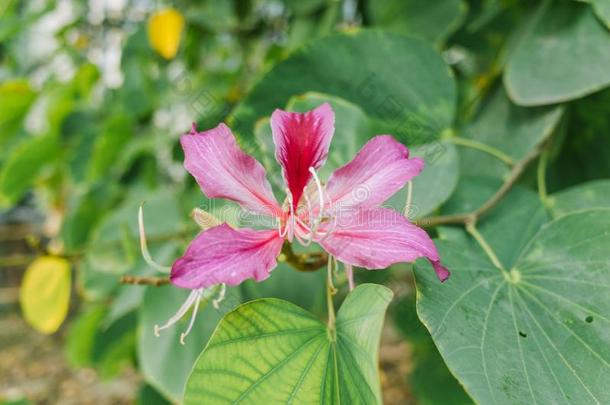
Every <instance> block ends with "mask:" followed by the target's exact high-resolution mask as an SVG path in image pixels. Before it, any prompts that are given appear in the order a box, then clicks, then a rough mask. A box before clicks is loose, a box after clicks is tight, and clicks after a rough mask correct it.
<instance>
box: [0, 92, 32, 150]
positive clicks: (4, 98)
mask: <svg viewBox="0 0 610 405" xmlns="http://www.w3.org/2000/svg"><path fill="white" fill-rule="evenodd" d="M35 99H36V93H35V92H34V90H33V89H32V88H31V87H30V85H29V83H28V82H27V81H24V80H13V81H7V82H4V83H1V84H0V146H1V147H3V148H4V147H5V146H6V144H7V142H8V141H9V140H10V139H11V138H13V136H14V135H15V134H16V133H17V131H18V130H19V129H20V128H21V126H22V123H23V119H24V118H25V115H26V114H27V112H28V111H29V109H30V106H31V105H32V103H33V102H34V100H35Z"/></svg>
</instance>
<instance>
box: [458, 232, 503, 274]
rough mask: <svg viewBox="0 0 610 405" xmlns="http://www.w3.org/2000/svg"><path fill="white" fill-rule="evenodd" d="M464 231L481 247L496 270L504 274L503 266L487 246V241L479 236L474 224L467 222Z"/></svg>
mask: <svg viewBox="0 0 610 405" xmlns="http://www.w3.org/2000/svg"><path fill="white" fill-rule="evenodd" d="M466 230H467V231H468V233H469V234H471V235H472V237H473V238H474V239H475V240H476V241H477V243H478V244H479V246H481V248H482V249H483V251H484V252H485V253H486V254H487V256H488V257H489V259H490V260H491V262H492V263H493V265H494V266H496V267H497V268H498V269H500V270H501V271H502V272H504V271H505V270H504V266H502V263H500V260H499V259H498V256H496V253H495V252H494V251H493V249H492V248H491V246H489V244H488V243H487V241H486V240H485V238H484V237H483V235H481V233H479V231H478V230H477V228H476V226H475V223H474V222H468V223H467V224H466Z"/></svg>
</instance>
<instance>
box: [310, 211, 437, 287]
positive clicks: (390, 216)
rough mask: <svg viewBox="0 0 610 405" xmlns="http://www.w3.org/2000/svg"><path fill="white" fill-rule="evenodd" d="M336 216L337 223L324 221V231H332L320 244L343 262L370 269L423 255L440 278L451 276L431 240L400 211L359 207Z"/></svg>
mask: <svg viewBox="0 0 610 405" xmlns="http://www.w3.org/2000/svg"><path fill="white" fill-rule="evenodd" d="M337 215H339V216H338V217H337V218H336V225H334V226H333V223H335V222H334V220H331V221H330V222H327V223H325V224H324V227H323V228H322V229H321V231H322V232H326V231H330V234H329V235H327V236H326V237H321V238H319V239H318V243H319V244H320V245H322V247H323V248H324V249H325V250H326V251H328V252H329V253H330V254H331V255H333V256H335V257H336V258H337V259H338V260H339V261H340V262H344V263H347V264H351V265H354V266H358V267H364V268H366V269H369V270H371V269H383V268H386V267H388V266H389V265H391V264H394V263H399V262H413V261H415V260H416V259H417V258H420V257H424V258H427V259H428V260H429V261H430V262H431V263H432V265H433V266H434V268H435V271H436V273H437V276H438V277H439V279H440V280H441V281H444V280H445V279H447V277H448V276H449V272H448V271H447V269H445V268H444V267H443V266H441V264H440V257H439V255H438V252H437V250H436V246H434V242H433V241H432V239H430V237H429V236H428V234H427V233H426V232H425V231H424V230H423V229H421V228H418V227H417V226H415V225H413V224H412V223H410V222H409V221H408V220H407V218H405V217H404V216H403V215H401V214H400V213H398V212H397V211H395V210H392V209H389V208H373V209H366V208H360V209H355V210H352V211H345V210H344V211H340V212H338V213H337ZM333 229H334V230H333Z"/></svg>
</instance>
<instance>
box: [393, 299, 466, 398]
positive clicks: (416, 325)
mask: <svg viewBox="0 0 610 405" xmlns="http://www.w3.org/2000/svg"><path fill="white" fill-rule="evenodd" d="M393 307H394V311H393V313H392V318H393V320H394V323H395V325H396V326H397V328H398V330H399V331H400V332H401V333H402V334H403V335H404V337H405V338H406V340H407V342H408V343H409V347H410V352H411V358H410V359H409V362H410V363H411V366H412V369H411V371H410V372H409V374H408V380H409V386H410V389H411V390H412V391H413V394H414V396H415V398H416V399H417V403H418V404H422V405H436V404H452V405H458V404H464V405H466V404H469V405H470V404H472V400H471V399H470V398H469V397H468V395H467V394H466V392H464V388H462V386H461V385H460V384H459V383H458V381H457V380H456V379H455V377H454V376H453V375H451V372H450V371H449V370H448V369H447V366H446V365H445V362H444V360H443V358H442V357H441V355H440V353H439V352H438V349H437V348H436V346H435V345H434V341H433V340H432V338H431V337H430V333H428V330H427V329H426V328H425V327H424V325H423V324H422V323H421V321H420V320H419V319H418V318H417V313H416V309H415V293H414V292H413V293H409V294H408V295H407V296H405V297H404V298H403V299H402V300H400V302H398V303H397V304H396V305H395V306H393ZM439 387H443V389H442V390H441V389H439Z"/></svg>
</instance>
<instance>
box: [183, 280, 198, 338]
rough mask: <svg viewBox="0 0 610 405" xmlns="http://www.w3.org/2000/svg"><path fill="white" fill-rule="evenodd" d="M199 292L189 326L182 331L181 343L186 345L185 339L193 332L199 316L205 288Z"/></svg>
mask: <svg viewBox="0 0 610 405" xmlns="http://www.w3.org/2000/svg"><path fill="white" fill-rule="evenodd" d="M196 291H198V293H197V298H196V299H195V307H194V308H193V313H192V314H191V320H190V321H189V326H188V327H187V328H186V332H182V333H181V334H180V344H181V345H184V339H185V338H186V337H187V336H188V334H189V333H191V329H193V325H194V324H195V318H197V312H198V311H199V302H200V301H201V294H202V293H203V289H202V288H200V289H199V290H196Z"/></svg>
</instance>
